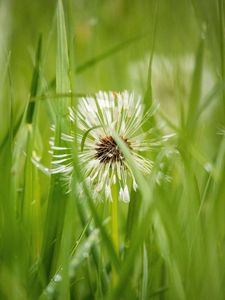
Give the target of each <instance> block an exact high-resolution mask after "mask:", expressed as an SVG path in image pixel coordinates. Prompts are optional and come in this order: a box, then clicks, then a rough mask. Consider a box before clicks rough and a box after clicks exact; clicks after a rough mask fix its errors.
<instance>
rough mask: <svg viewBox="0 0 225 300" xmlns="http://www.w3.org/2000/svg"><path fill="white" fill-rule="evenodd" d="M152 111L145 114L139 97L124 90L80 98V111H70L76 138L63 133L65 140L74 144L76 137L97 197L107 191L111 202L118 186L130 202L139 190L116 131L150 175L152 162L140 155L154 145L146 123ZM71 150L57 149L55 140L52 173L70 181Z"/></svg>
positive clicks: (126, 200) (82, 163) (83, 169)
mask: <svg viewBox="0 0 225 300" xmlns="http://www.w3.org/2000/svg"><path fill="white" fill-rule="evenodd" d="M152 113H153V111H152V110H150V111H148V112H147V113H144V108H143V105H142V102H141V98H140V97H135V95H134V93H129V92H127V91H124V92H122V93H115V92H99V93H97V94H96V96H95V97H83V98H81V99H79V102H78V106H77V109H76V110H75V108H73V107H70V108H69V118H70V120H71V121H72V122H73V123H75V122H76V124H77V127H78V133H77V134H76V137H75V136H74V133H73V132H72V133H71V134H70V135H66V134H63V135H62V139H63V140H65V141H67V142H68V143H73V142H74V139H75V138H77V141H78V145H80V150H79V154H78V155H79V162H80V166H81V169H82V171H83V174H84V178H86V180H87V182H89V183H90V184H91V185H92V187H93V191H94V195H96V196H97V195H98V194H99V193H100V192H102V191H104V193H105V196H106V198H107V199H109V200H111V201H112V198H113V196H112V186H113V185H115V184H117V185H118V187H119V191H118V192H119V198H120V199H121V200H122V201H124V202H129V199H130V196H129V195H130V189H131V188H133V189H134V190H136V188H137V184H136V181H135V176H134V174H133V171H132V170H131V167H130V165H129V162H128V161H127V160H126V158H125V157H124V155H123V152H122V151H121V149H120V148H119V146H118V145H117V143H116V141H115V140H114V138H113V133H114V132H115V133H116V134H117V135H118V136H119V137H120V138H121V139H122V140H123V142H124V143H125V145H126V146H127V147H128V149H129V151H130V154H131V157H132V159H133V161H134V165H135V166H136V167H137V168H138V169H139V170H140V171H141V172H142V173H144V174H149V173H150V172H151V168H152V161H150V160H149V159H146V158H144V157H143V155H141V153H142V152H144V151H147V150H149V149H150V145H151V146H152V145H153V144H154V142H153V143H150V142H149V141H147V139H146V137H147V132H144V131H143V129H142V127H143V124H144V123H145V122H146V121H147V120H148V119H149V117H150V116H151V114H152ZM70 149H72V147H71V148H70V147H68V148H67V147H56V146H54V141H53V140H52V152H53V156H54V159H53V165H54V168H53V170H52V172H53V173H63V174H64V175H65V178H66V181H67V182H70V181H71V177H72V173H73V162H72V155H71V152H70Z"/></svg>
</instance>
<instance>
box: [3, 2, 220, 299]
mask: <svg viewBox="0 0 225 300" xmlns="http://www.w3.org/2000/svg"><path fill="white" fill-rule="evenodd" d="M57 3H58V1H56V0H54V1H53V0H45V1H44V0H37V1H28V0H20V1H17V0H0V45H1V47H0V71H1V79H0V299H1V300H5V299H9V300H20V299H21V300H22V299H27V300H33V299H39V300H44V299H48V300H49V299H52V300H53V299H59V300H64V299H65V300H67V299H68V300H69V299H71V300H72V299H84V300H87V299H96V300H99V299H103V300H105V299H107V300H114V299H115V300H116V299H129V300H131V299H135V300H136V299H142V300H144V299H145V300H148V299H159V300H163V299H171V300H174V299H187V300H192V299H193V300H195V299H204V300H205V299H209V300H211V299H216V300H217V299H224V295H225V288H224V286H225V285H224V280H225V271H224V270H225V269H224V266H225V256H224V241H225V225H224V211H225V203H224V199H225V184H224V182H225V140H224V138H225V134H224V132H225V129H224V128H225V92H224V83H225V81H224V80H225V51H224V50H225V38H224V30H225V29H224V17H225V11H224V0H180V1H178V0H130V1H128V0H105V1H103V0H89V1H87V0H83V1H81V0H79V1H78V0H64V1H62V4H63V6H61V5H59V6H58V10H57ZM59 3H61V1H59ZM56 10H57V13H56ZM64 25H65V27H64ZM40 37H41V38H42V45H41V43H40V39H39V38H40ZM38 41H39V44H38ZM38 45H39V48H38ZM67 46H68V52H67ZM68 65H69V68H67V67H68ZM125 89H127V90H130V91H134V92H135V93H137V94H140V95H141V96H142V97H143V99H144V102H145V105H146V106H147V107H148V106H150V105H151V103H152V102H154V103H156V104H160V108H159V111H158V115H157V117H156V123H157V124H159V125H161V124H163V126H164V129H165V131H166V132H168V133H175V139H174V141H173V145H172V146H171V145H165V147H164V148H163V149H161V150H162V152H160V151H159V153H154V154H151V153H150V154H147V155H149V156H150V157H151V158H152V159H155V167H154V170H153V172H152V175H151V176H149V177H148V178H147V179H146V186H147V188H146V189H145V188H143V186H142V188H140V191H139V192H138V193H132V195H131V198H132V201H131V203H130V204H129V205H126V204H124V203H119V207H120V210H119V215H120V238H121V255H120V256H119V257H117V256H116V255H115V253H114V252H113V248H112V245H111V244H110V235H109V236H108V235H107V232H109V230H108V225H107V224H108V222H109V218H108V217H109V210H110V209H109V205H108V203H103V204H102V203H101V204H98V205H96V204H94V205H93V206H92V204H91V203H92V202H90V203H89V202H88V201H86V200H87V199H89V198H91V197H92V196H90V197H89V198H88V193H87V195H86V194H85V195H83V198H84V199H79V197H78V196H77V195H76V197H75V198H74V195H73V194H69V195H67V194H66V195H65V193H63V189H62V188H61V186H60V185H59V183H58V181H57V180H58V178H57V177H56V178H55V177H54V176H50V175H49V174H48V176H47V175H46V174H44V173H43V172H41V171H40V170H38V168H36V167H35V165H34V164H33V163H32V159H33V158H35V159H36V160H38V161H40V162H41V163H42V164H43V166H47V167H49V166H50V161H51V158H52V157H51V155H50V154H49V153H48V150H49V137H50V136H51V135H52V132H51V130H50V126H51V125H52V124H53V123H54V124H57V122H59V123H61V122H62V124H61V125H62V129H65V128H66V129H68V128H67V127H66V125H68V124H66V121H65V120H64V119H66V118H65V114H64V113H65V111H66V109H67V106H68V102H67V101H70V100H71V101H72V102H73V103H75V102H76V99H77V95H80V94H82V95H83V94H84V95H87V94H92V93H95V92H97V91H99V90H112V91H122V90H125ZM70 97H71V99H70ZM68 98H69V100H68ZM39 100H40V101H39ZM31 102H32V103H35V105H34V106H32V105H33V104H29V103H31ZM31 107H32V108H31ZM34 107H35V109H34V111H33V114H32V113H31V112H30V111H32V109H33V108H34ZM60 109H61V110H62V111H61V112H60ZM30 116H31V118H30ZM57 118H58V119H57ZM60 118H62V120H63V121H61V119H60ZM59 120H60V121H59ZM64 121H65V123H63V122H64ZM65 124H66V125H65ZM152 124H154V122H153V121H152V120H149V125H150V126H152ZM164 129H163V130H164ZM157 134H158V135H159V136H160V134H161V132H160V130H159V131H158V133H157ZM167 146H168V149H167V148H166V147H167ZM169 146H171V148H169ZM171 149H172V151H171ZM174 150H175V151H174ZM77 151H78V149H75V153H76V152H77ZM163 151H164V152H163ZM173 151H174V152H173ZM162 169H163V172H164V171H165V173H166V175H168V178H170V180H169V181H168V182H167V181H166V180H165V182H164V181H162V182H163V183H162V184H161V185H160V184H158V183H157V181H158V176H159V175H162V174H161V171H162ZM46 173H47V172H46ZM76 176H77V177H76ZM76 176H75V178H74V181H76V180H77V181H78V179H79V171H78V175H77V174H76ZM143 182H145V180H143ZM74 186H75V185H74ZM74 200H76V201H74ZM80 200H82V201H83V202H82V203H84V204H82V205H81V206H80V204H79V203H80V202H79V201H80ZM56 202H57V205H56ZM74 203H75V204H76V205H74ZM93 203H94V202H93ZM82 206H83V208H82ZM99 220H100V221H99ZM90 224H91V225H90ZM102 224H103V225H102ZM105 224H106V225H105ZM105 228H106V230H105ZM104 230H105V231H104ZM96 232H97V233H96ZM96 235H97V238H96ZM107 237H108V238H107ZM96 249H97V250H96ZM124 249H125V250H124ZM83 253H84V254H85V256H83ZM114 267H116V268H117V272H118V282H117V284H116V285H115V286H113V285H111V279H110V278H111V277H110V276H111V273H110V272H111V269H112V268H114ZM71 269H72V270H73V271H74V270H75V271H76V272H75V271H74V272H75V275H74V274H72V275H70V274H69V272H67V271H68V270H71ZM54 276H56V277H54ZM104 276H105V277H106V280H105V277H104ZM71 278H72V279H71ZM105 284H106V286H105ZM107 287H108V288H107ZM120 295H121V296H120Z"/></svg>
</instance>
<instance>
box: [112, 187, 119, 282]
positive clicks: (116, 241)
mask: <svg viewBox="0 0 225 300" xmlns="http://www.w3.org/2000/svg"><path fill="white" fill-rule="evenodd" d="M111 236H112V242H113V245H114V248H115V251H116V254H117V255H119V228H118V188H117V184H113V185H112V206H111ZM116 281H117V273H116V270H115V269H114V267H113V268H112V283H113V285H114V284H115V283H116Z"/></svg>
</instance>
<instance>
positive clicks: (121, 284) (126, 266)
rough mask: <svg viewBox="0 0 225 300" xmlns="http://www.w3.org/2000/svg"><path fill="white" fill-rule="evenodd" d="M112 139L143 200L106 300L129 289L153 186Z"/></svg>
mask: <svg viewBox="0 0 225 300" xmlns="http://www.w3.org/2000/svg"><path fill="white" fill-rule="evenodd" d="M113 138H114V139H115V141H116V143H117V144H118V146H119V147H120V149H121V151H122V152H123V154H124V156H125V158H126V160H127V161H128V163H129V165H130V167H131V169H132V171H133V173H134V176H135V177H136V181H137V183H138V186H139V190H140V192H141V195H142V198H143V204H144V205H143V207H144V209H143V212H144V213H143V215H142V217H141V218H140V219H139V221H137V220H136V226H135V228H134V234H133V236H135V239H134V241H133V243H132V244H131V247H130V249H129V252H128V253H127V256H126V258H125V260H124V263H123V265H122V267H121V268H120V272H119V276H118V284H117V285H116V287H115V288H114V289H111V290H110V291H109V293H108V295H107V298H106V299H107V300H113V299H117V298H119V297H122V296H123V295H124V294H126V293H127V292H128V288H130V284H129V281H128V278H129V277H130V274H131V272H132V270H133V267H134V265H133V262H134V261H135V258H136V256H137V255H138V250H139V248H140V247H141V245H142V244H143V241H144V239H145V237H146V234H147V231H146V230H145V229H146V228H147V227H148V225H149V220H151V215H152V211H153V207H152V206H153V204H154V202H153V201H152V192H153V187H154V185H153V184H147V182H146V181H145V179H144V178H143V176H142V174H141V173H140V172H139V171H138V170H137V169H136V166H135V163H134V161H133V159H132V156H131V154H130V151H129V149H128V148H127V146H126V145H125V143H124V142H123V141H122V140H121V138H120V137H119V136H118V135H117V134H116V133H115V132H114V133H113Z"/></svg>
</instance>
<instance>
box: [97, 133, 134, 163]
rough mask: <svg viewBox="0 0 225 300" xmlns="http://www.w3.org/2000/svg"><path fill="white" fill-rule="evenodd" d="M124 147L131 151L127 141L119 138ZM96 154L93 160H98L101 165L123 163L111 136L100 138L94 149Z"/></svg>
mask: <svg viewBox="0 0 225 300" xmlns="http://www.w3.org/2000/svg"><path fill="white" fill-rule="evenodd" d="M121 138H122V140H123V141H124V142H125V143H126V145H127V146H128V147H129V148H130V149H131V145H130V142H129V141H128V139H126V138H123V137H121ZM95 150H96V154H95V158H96V159H98V160H100V162H102V163H105V164H107V163H109V162H120V163H121V164H122V163H123V160H124V156H123V153H122V152H121V151H120V149H119V146H118V145H117V143H116V141H115V140H114V139H113V137H112V136H111V135H109V136H105V137H102V138H100V140H99V142H98V143H97V144H96V147H95Z"/></svg>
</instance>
